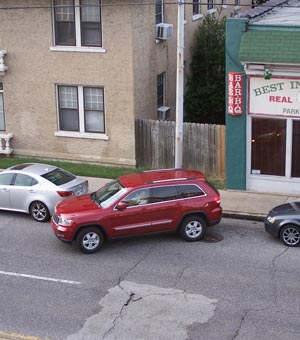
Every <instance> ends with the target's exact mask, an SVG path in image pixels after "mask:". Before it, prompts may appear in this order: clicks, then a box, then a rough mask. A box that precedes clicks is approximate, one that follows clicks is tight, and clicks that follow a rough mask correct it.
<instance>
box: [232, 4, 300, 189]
mask: <svg viewBox="0 0 300 340" xmlns="http://www.w3.org/2000/svg"><path fill="white" fill-rule="evenodd" d="M267 4H268V7H267V6H262V7H261V8H255V9H253V10H250V11H248V12H246V13H243V14H242V15H241V16H239V17H234V18H228V19H227V26H226V30H227V32H226V76H227V86H226V184H227V189H234V190H253V191H263V192H282V193H283V192H284V193H291V194H299V193H300V4H299V1H298V2H297V1H282V0H281V1H280V0H271V1H269V2H267Z"/></svg>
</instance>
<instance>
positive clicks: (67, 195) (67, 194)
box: [57, 191, 74, 197]
mask: <svg viewBox="0 0 300 340" xmlns="http://www.w3.org/2000/svg"><path fill="white" fill-rule="evenodd" d="M57 193H58V194H59V196H60V197H69V196H72V195H73V194H74V193H73V191H57Z"/></svg>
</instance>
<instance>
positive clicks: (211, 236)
mask: <svg viewBox="0 0 300 340" xmlns="http://www.w3.org/2000/svg"><path fill="white" fill-rule="evenodd" d="M223 239H224V237H223V236H222V235H220V234H216V233H206V234H205V235H204V237H203V239H202V241H204V242H209V243H213V242H220V241H222V240H223Z"/></svg>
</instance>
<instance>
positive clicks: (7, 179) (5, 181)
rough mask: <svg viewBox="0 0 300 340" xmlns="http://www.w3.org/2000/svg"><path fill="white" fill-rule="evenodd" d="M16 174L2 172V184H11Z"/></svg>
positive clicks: (0, 177)
mask: <svg viewBox="0 0 300 340" xmlns="http://www.w3.org/2000/svg"><path fill="white" fill-rule="evenodd" d="M14 175H15V174H0V185H11V182H12V178H13V177H14Z"/></svg>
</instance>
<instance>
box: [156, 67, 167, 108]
mask: <svg viewBox="0 0 300 340" xmlns="http://www.w3.org/2000/svg"><path fill="white" fill-rule="evenodd" d="M165 82H166V73H165V72H163V73H160V74H159V75H158V76H157V107H158V108H159V107H161V106H164V105H165V86H166V84H165Z"/></svg>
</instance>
